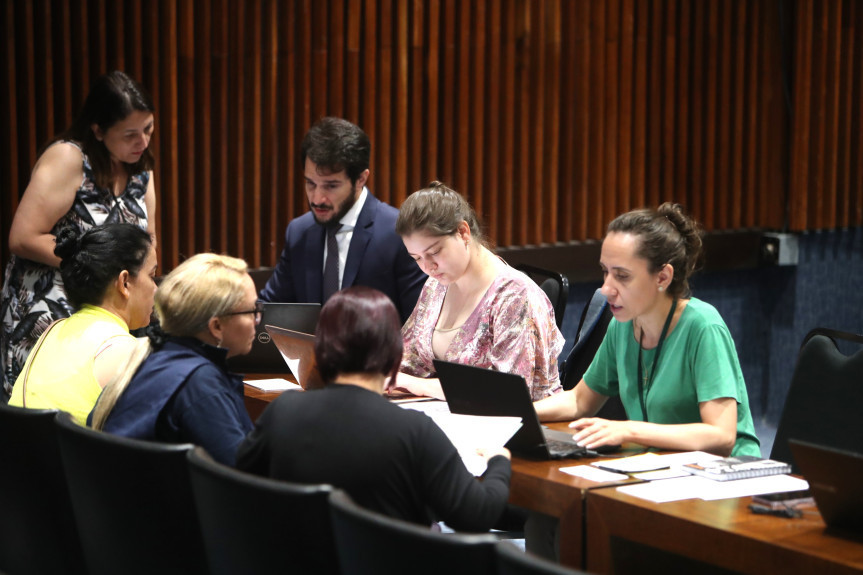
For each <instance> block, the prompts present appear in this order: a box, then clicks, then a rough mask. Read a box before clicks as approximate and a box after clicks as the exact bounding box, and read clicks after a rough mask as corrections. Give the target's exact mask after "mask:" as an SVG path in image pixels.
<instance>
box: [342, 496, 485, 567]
mask: <svg viewBox="0 0 863 575" xmlns="http://www.w3.org/2000/svg"><path fill="white" fill-rule="evenodd" d="M330 513H331V516H332V521H333V533H334V534H335V537H336V548H337V549H338V555H339V564H340V565H341V570H342V574H343V575H353V574H356V575H366V574H368V573H410V574H411V575H426V574H428V575H432V574H435V575H440V574H441V573H470V574H471V575H492V574H494V573H495V572H496V569H495V551H494V546H495V544H496V543H497V539H496V538H495V537H494V536H493V535H490V534H462V533H447V534H443V533H436V532H434V531H432V530H431V529H430V527H424V526H420V525H414V524H413V523H408V522H406V521H401V520H399V519H394V518H392V517H387V516H385V515H381V514H380V513H376V512H374V511H369V510H367V509H363V508H362V507H360V506H359V505H357V504H356V503H354V502H353V501H352V500H351V498H350V497H349V496H348V495H347V494H346V493H345V492H343V491H341V490H338V489H336V490H333V492H332V493H331V494H330Z"/></svg>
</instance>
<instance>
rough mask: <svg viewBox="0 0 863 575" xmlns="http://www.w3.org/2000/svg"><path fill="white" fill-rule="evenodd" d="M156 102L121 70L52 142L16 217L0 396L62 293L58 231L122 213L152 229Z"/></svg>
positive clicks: (1, 299) (62, 310) (58, 307)
mask: <svg viewBox="0 0 863 575" xmlns="http://www.w3.org/2000/svg"><path fill="white" fill-rule="evenodd" d="M153 113H154V108H153V104H152V101H151V100H150V97H149V96H148V95H147V94H146V93H145V92H144V90H143V89H142V88H141V86H140V85H139V84H138V83H137V82H135V81H134V80H132V79H131V78H129V77H128V76H127V75H126V74H124V73H123V72H111V73H109V74H106V75H104V76H101V77H100V78H99V79H98V80H97V81H96V83H95V85H94V86H93V89H92V90H91V92H90V94H89V95H88V96H87V100H86V101H85V102H84V107H83V109H82V110H81V113H80V114H79V115H78V117H77V119H76V120H75V122H74V123H73V124H72V126H71V127H70V128H69V129H68V130H66V131H65V132H64V133H62V134H60V135H59V136H57V137H56V138H55V139H54V140H53V141H52V142H50V143H49V144H48V146H47V147H46V148H45V150H44V151H43V152H42V154H41V156H40V157H39V159H38V160H37V162H36V165H35V167H34V168H33V173H32V175H31V178H30V182H29V184H28V185H27V189H26V190H25V191H24V195H23V196H22V198H21V202H20V204H19V206H18V209H17V211H16V212H15V217H14V219H13V221H12V229H11V231H10V234H9V249H10V251H11V252H12V258H11V260H10V261H9V265H8V266H7V268H6V275H5V279H4V282H3V292H2V295H0V367H2V370H0V377H2V381H3V385H2V387H0V399H2V401H4V402H5V401H7V400H8V397H9V393H10V392H11V390H12V386H13V385H14V383H15V380H16V378H17V377H18V373H19V372H20V371H21V368H22V367H23V365H24V362H25V361H26V359H27V355H28V354H29V352H30V349H31V348H32V347H33V345H34V344H35V343H36V340H37V339H39V336H40V335H41V334H42V332H43V331H45V329H46V328H47V327H48V326H49V325H50V324H51V323H52V322H53V321H54V320H56V319H59V318H62V317H68V316H69V315H71V314H72V312H74V311H75V310H74V309H73V308H72V306H71V305H70V304H69V302H68V301H67V300H66V296H65V293H64V291H63V280H62V279H61V277H60V271H59V269H58V266H59V263H60V262H59V259H58V258H57V257H56V256H55V255H54V243H55V242H54V240H55V238H56V236H57V234H58V233H59V232H60V230H62V229H64V228H68V227H75V228H78V229H79V233H80V231H83V230H86V229H89V228H91V227H93V226H97V225H101V224H104V223H119V222H126V223H131V224H137V225H139V226H141V227H142V228H144V229H146V230H148V231H149V232H150V233H151V234H152V235H153V237H154V238H155V233H156V226H155V220H154V219H153V216H154V213H155V208H156V192H155V187H154V183H153V171H152V170H153V166H154V159H153V155H152V153H151V152H150V150H149V144H150V138H151V136H152V134H153V130H154V127H155V125H154V117H153Z"/></svg>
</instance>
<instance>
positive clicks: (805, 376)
mask: <svg viewBox="0 0 863 575" xmlns="http://www.w3.org/2000/svg"><path fill="white" fill-rule="evenodd" d="M837 340H839V341H845V342H848V344H853V345H854V347H857V346H860V345H863V335H856V334H853V333H846V332H841V331H835V330H828V329H814V330H812V331H810V332H809V333H808V334H807V335H806V337H805V338H804V339H803V344H802V345H801V346H800V352H799V353H798V354H797V364H796V366H795V367H794V375H792V377H791V385H790V387H789V389H788V395H787V396H786V397H785V406H784V407H783V409H782V417H781V418H780V420H779V427H778V428H777V429H776V438H775V439H774V442H773V449H772V451H771V452H770V458H771V459H777V460H779V461H785V462H787V463H790V464H791V466H792V469H793V471H794V473H799V472H800V470H799V468H798V467H797V465H796V463H795V462H794V457H793V455H792V454H791V448H790V447H789V445H788V440H789V439H798V440H802V441H807V442H810V443H817V444H820V445H825V446H827V447H832V448H835V449H842V450H845V451H852V452H856V453H860V452H863V418H861V417H860V406H861V405H863V349H861V350H858V351H856V352H855V353H854V354H853V355H845V354H843V353H842V352H841V351H839V347H838V346H837V343H836V342H837Z"/></svg>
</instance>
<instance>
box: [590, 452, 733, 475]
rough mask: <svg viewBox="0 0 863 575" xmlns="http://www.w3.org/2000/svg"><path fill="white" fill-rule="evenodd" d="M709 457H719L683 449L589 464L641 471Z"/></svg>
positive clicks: (698, 460)
mask: <svg viewBox="0 0 863 575" xmlns="http://www.w3.org/2000/svg"><path fill="white" fill-rule="evenodd" d="M711 459H719V456H718V455H712V454H710V453H705V452H704V451H684V452H681V453H669V454H667V455H658V454H656V453H642V454H641V455H633V456H632V457H621V458H620V459H603V460H601V461H594V462H593V463H591V465H593V466H594V467H599V468H600V469H605V470H606V471H612V472H619V473H641V472H643V471H655V470H657V469H667V468H673V467H676V466H680V465H685V464H687V463H698V462H700V461H708V460H711Z"/></svg>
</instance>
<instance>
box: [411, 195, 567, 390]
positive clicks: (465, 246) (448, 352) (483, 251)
mask: <svg viewBox="0 0 863 575" xmlns="http://www.w3.org/2000/svg"><path fill="white" fill-rule="evenodd" d="M396 232H397V233H398V234H399V235H400V236H401V237H402V240H403V241H404V244H405V247H407V250H408V253H409V254H410V256H411V257H412V258H413V259H414V260H415V261H416V262H417V265H419V266H420V268H421V269H422V270H423V271H424V272H426V273H427V274H428V276H429V278H428V280H427V281H426V283H425V286H423V290H422V293H421V294H420V298H419V301H418V302H417V305H416V307H415V308H414V311H413V313H412V314H411V316H410V317H409V318H408V320H407V322H406V323H405V325H404V327H403V328H402V336H403V337H404V344H405V348H404V358H403V359H402V365H401V369H400V372H401V373H400V374H399V376H398V383H397V385H398V387H399V388H403V389H406V390H408V391H410V392H411V393H413V394H415V395H425V396H431V397H437V398H443V392H442V391H441V387H440V382H439V381H438V380H437V379H436V378H435V372H434V365H433V363H432V360H433V359H435V358H437V359H443V360H446V361H452V362H456V363H464V364H470V365H474V366H477V367H483V368H489V369H495V370H498V371H503V372H507V373H515V374H518V375H521V376H523V377H524V379H525V381H526V382H527V385H528V387H529V388H530V394H531V397H532V398H533V400H534V401H535V400H538V399H542V398H544V397H547V396H549V395H551V394H553V393H556V392H558V391H559V390H560V378H559V376H558V370H557V356H558V355H559V354H560V351H561V349H562V348H563V335H562V334H561V333H560V330H559V329H558V328H557V324H556V323H555V319H554V309H553V308H552V305H551V302H549V301H548V297H546V295H545V292H543V291H542V290H541V289H540V288H539V286H537V285H536V283H535V282H534V281H533V280H531V279H530V278H528V277H527V276H526V275H524V274H523V273H521V272H519V271H518V270H515V269H513V268H511V267H509V265H507V263H506V262H505V261H503V260H502V259H501V258H499V257H498V256H496V255H495V254H494V253H493V252H492V251H491V250H490V249H489V248H488V247H487V246H486V244H485V242H484V239H483V236H482V233H481V231H480V226H479V222H478V220H477V217H476V214H475V213H474V211H473V209H472V208H471V207H470V205H469V204H468V203H467V201H465V199H464V198H463V197H462V196H461V195H460V194H459V193H458V192H456V191H454V190H452V189H450V188H448V187H447V186H445V185H444V184H441V183H440V182H432V183H431V184H430V185H429V187H428V188H425V189H422V190H419V191H417V192H415V193H413V194H411V195H410V197H408V199H407V200H405V203H404V204H403V205H402V207H401V209H400V210H399V217H398V221H397V222H396Z"/></svg>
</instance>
